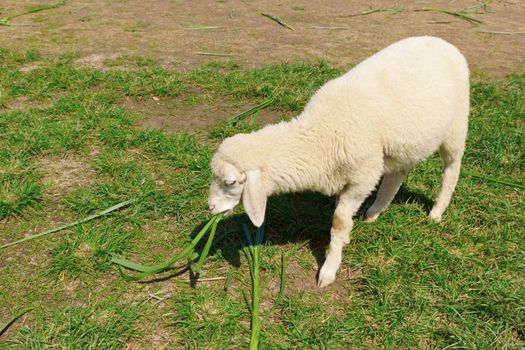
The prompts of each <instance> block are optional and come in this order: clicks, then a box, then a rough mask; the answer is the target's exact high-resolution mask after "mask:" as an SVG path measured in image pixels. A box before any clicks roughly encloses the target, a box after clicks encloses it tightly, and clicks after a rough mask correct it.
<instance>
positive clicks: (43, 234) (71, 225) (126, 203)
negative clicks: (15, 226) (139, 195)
mask: <svg viewBox="0 0 525 350" xmlns="http://www.w3.org/2000/svg"><path fill="white" fill-rule="evenodd" d="M134 201H135V200H134V199H130V200H127V201H125V202H121V203H119V204H116V205H114V206H112V207H110V208H107V209H105V210H103V211H101V212H99V213H96V214H93V215H90V216H88V217H86V218H84V219H82V220H78V221H75V222H72V223H70V224H65V225H62V226H59V227H55V228H52V229H49V230H46V231H44V232H41V233H38V234H36V235H32V236H29V237H26V238H23V239H20V240H18V241H15V242H11V243H7V244H4V245H2V246H0V249H3V248H7V247H10V246H13V245H15V244H19V243H22V242H26V241H29V240H32V239H35V238H39V237H42V236H45V235H49V234H51V233H55V232H58V231H62V230H65V229H66V228H69V227H73V226H77V225H80V224H83V223H85V222H88V221H91V220H93V219H97V218H99V217H101V216H105V215H108V214H109V213H111V212H112V211H115V210H118V209H120V208H122V207H125V206H127V205H129V204H131V203H133V202H134Z"/></svg>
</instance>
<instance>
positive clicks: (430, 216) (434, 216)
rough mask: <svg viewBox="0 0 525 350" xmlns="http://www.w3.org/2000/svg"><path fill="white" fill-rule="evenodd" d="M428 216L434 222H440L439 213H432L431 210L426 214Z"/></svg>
mask: <svg viewBox="0 0 525 350" xmlns="http://www.w3.org/2000/svg"><path fill="white" fill-rule="evenodd" d="M428 217H429V218H430V219H431V220H432V221H434V222H436V223H440V222H441V215H436V214H433V213H432V212H430V214H429V215H428Z"/></svg>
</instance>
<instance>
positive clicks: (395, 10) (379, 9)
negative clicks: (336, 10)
mask: <svg viewBox="0 0 525 350" xmlns="http://www.w3.org/2000/svg"><path fill="white" fill-rule="evenodd" d="M404 10H405V7H404V6H403V5H399V4H398V3H397V1H396V4H395V5H394V6H387V7H375V8H371V9H369V10H366V11H363V12H359V13H354V14H351V15H344V16H341V17H355V16H366V15H371V14H373V13H378V12H391V13H399V12H403V11H404Z"/></svg>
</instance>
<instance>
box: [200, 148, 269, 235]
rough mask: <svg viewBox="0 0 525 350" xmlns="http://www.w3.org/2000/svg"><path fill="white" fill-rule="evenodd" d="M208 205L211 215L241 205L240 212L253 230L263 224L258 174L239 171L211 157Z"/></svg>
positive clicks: (262, 194) (263, 204) (263, 199)
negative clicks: (244, 212)
mask: <svg viewBox="0 0 525 350" xmlns="http://www.w3.org/2000/svg"><path fill="white" fill-rule="evenodd" d="M211 170H212V180H211V186H210V195H209V197H208V205H209V208H210V210H211V212H212V214H214V215H215V214H218V213H223V212H226V214H229V213H231V211H232V210H233V209H234V208H235V207H236V206H237V205H238V204H239V203H240V201H241V198H242V201H243V206H244V210H245V211H246V213H247V214H248V216H249V217H250V220H251V221H252V222H253V224H254V225H255V226H257V227H259V226H261V225H262V223H263V221H264V213H265V210H266V193H265V191H264V187H263V185H262V182H261V172H260V170H247V171H240V170H239V169H238V168H237V167H235V166H234V165H233V164H231V163H229V162H227V161H225V160H222V159H220V158H217V157H214V159H213V160H212V163H211Z"/></svg>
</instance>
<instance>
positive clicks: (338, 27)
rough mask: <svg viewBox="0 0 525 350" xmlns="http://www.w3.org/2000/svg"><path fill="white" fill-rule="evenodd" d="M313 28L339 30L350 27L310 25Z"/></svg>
mask: <svg viewBox="0 0 525 350" xmlns="http://www.w3.org/2000/svg"><path fill="white" fill-rule="evenodd" d="M312 28H313V29H326V30H341V29H350V27H344V26H312Z"/></svg>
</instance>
